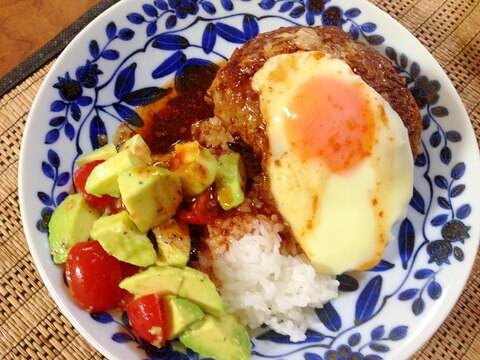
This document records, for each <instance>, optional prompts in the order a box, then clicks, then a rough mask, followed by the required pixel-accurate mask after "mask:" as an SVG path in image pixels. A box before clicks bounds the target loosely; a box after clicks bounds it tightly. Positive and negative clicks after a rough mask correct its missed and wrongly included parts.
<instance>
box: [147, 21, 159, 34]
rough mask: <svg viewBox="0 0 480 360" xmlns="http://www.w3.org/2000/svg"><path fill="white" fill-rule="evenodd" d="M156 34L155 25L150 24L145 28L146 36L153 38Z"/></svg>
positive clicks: (154, 23)
mask: <svg viewBox="0 0 480 360" xmlns="http://www.w3.org/2000/svg"><path fill="white" fill-rule="evenodd" d="M156 32H157V23H156V22H151V23H150V24H148V26H147V36H153V35H155V33H156Z"/></svg>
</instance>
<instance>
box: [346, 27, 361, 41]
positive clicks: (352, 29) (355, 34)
mask: <svg viewBox="0 0 480 360" xmlns="http://www.w3.org/2000/svg"><path fill="white" fill-rule="evenodd" d="M348 32H349V33H350V35H352V38H353V39H354V40H358V38H359V37H360V30H359V29H358V26H357V25H356V24H353V23H352V25H350V29H349V30H348Z"/></svg>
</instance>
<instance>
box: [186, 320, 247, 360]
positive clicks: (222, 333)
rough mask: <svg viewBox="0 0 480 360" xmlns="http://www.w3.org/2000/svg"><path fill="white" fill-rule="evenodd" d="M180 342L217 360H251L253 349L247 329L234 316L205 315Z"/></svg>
mask: <svg viewBox="0 0 480 360" xmlns="http://www.w3.org/2000/svg"><path fill="white" fill-rule="evenodd" d="M180 342H181V343H182V344H183V345H185V346H186V347H188V348H190V349H192V350H193V351H195V352H198V353H200V354H202V355H205V356H209V357H213V358H215V359H217V360H247V359H250V351H251V348H252V345H251V342H250V336H249V334H248V331H247V329H245V327H244V326H242V325H241V324H240V323H239V322H238V320H237V318H236V317H235V316H233V315H223V316H220V317H216V316H213V315H205V317H204V318H203V319H202V320H200V321H197V322H196V323H194V324H193V325H191V326H190V328H189V329H188V330H186V331H185V332H184V333H183V334H182V335H180Z"/></svg>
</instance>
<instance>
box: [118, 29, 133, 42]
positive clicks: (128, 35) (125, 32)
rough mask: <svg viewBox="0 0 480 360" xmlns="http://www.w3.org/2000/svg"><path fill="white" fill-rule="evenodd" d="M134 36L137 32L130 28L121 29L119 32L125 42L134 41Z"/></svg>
mask: <svg viewBox="0 0 480 360" xmlns="http://www.w3.org/2000/svg"><path fill="white" fill-rule="evenodd" d="M134 35H135V31H133V30H132V29H128V28H124V29H121V30H120V31H119V32H118V37H119V38H120V40H123V41H128V40H132V39H133V36H134Z"/></svg>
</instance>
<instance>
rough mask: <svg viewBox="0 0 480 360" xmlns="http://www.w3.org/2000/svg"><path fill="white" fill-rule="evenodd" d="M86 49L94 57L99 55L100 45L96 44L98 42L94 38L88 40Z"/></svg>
mask: <svg viewBox="0 0 480 360" xmlns="http://www.w3.org/2000/svg"><path fill="white" fill-rule="evenodd" d="M88 51H89V52H90V55H92V57H93V58H94V59H96V58H97V57H98V55H100V47H99V46H98V42H97V41H96V40H92V41H90V44H89V45H88Z"/></svg>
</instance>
